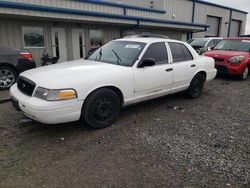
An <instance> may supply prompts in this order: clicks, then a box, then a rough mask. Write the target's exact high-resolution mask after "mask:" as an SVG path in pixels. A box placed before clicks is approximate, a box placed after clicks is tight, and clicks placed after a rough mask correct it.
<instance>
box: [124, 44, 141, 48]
mask: <svg viewBox="0 0 250 188" xmlns="http://www.w3.org/2000/svg"><path fill="white" fill-rule="evenodd" d="M139 47H140V45H136V44H127V45H126V46H125V48H133V49H137V48H139Z"/></svg>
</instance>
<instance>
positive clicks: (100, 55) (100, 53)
mask: <svg viewBox="0 0 250 188" xmlns="http://www.w3.org/2000/svg"><path fill="white" fill-rule="evenodd" d="M97 57H98V55H97V56H96V57H95V61H100V60H101V58H102V48H100V50H99V58H98V59H97Z"/></svg>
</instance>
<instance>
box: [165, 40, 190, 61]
mask: <svg viewBox="0 0 250 188" xmlns="http://www.w3.org/2000/svg"><path fill="white" fill-rule="evenodd" d="M168 44H169V46H170V49H171V52H172V56H173V62H180V61H188V60H192V59H193V56H192V54H191V53H190V51H189V50H188V48H187V47H186V46H185V45H184V44H181V43H175V42H169V43H168Z"/></svg>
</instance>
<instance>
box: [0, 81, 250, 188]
mask: <svg viewBox="0 0 250 188" xmlns="http://www.w3.org/2000/svg"><path fill="white" fill-rule="evenodd" d="M0 117H1V119H0V169H1V170H0V187H4V188H5V187H250V123H249V122H250V79H248V80H247V81H238V80H233V79H230V78H217V79H216V80H214V81H212V82H210V83H208V84H207V85H206V87H205V90H204V93H203V95H202V96H201V97H200V98H199V99H196V100H189V99H186V98H185V97H184V96H183V95H182V94H177V95H173V96H167V97H163V98H160V99H157V100H151V101H148V102H144V103H141V104H137V105H133V106H130V107H127V108H125V109H124V110H123V111H122V113H121V117H120V118H119V120H118V121H117V122H116V123H115V124H114V125H113V126H112V127H109V128H106V129H102V130H93V129H90V128H87V127H84V126H83V127H82V126H80V125H79V123H78V122H76V123H70V124H62V125H41V124H39V123H36V122H33V121H30V120H29V119H26V118H25V117H24V116H23V115H22V114H21V113H17V112H16V111H15V110H14V109H13V108H12V106H11V104H10V103H4V104H0Z"/></svg>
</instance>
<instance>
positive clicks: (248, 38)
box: [224, 37, 250, 40]
mask: <svg viewBox="0 0 250 188" xmlns="http://www.w3.org/2000/svg"><path fill="white" fill-rule="evenodd" d="M224 40H250V37H228V38H224Z"/></svg>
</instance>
